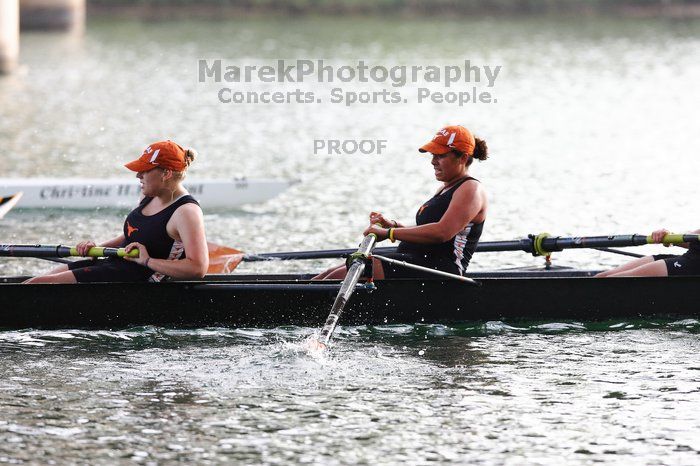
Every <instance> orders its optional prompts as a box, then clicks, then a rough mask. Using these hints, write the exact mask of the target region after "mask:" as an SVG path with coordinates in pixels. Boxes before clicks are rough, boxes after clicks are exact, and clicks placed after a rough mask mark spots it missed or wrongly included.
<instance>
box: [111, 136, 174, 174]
mask: <svg viewBox="0 0 700 466" xmlns="http://www.w3.org/2000/svg"><path fill="white" fill-rule="evenodd" d="M124 166H125V167H126V168H128V169H129V170H132V171H135V172H147V171H149V170H153V169H154V168H156V167H160V168H167V169H170V170H173V171H176V172H181V171H185V169H186V168H187V163H186V162H185V149H183V148H182V147H180V146H179V145H178V144H175V143H174V142H172V141H159V142H154V143H153V144H151V145H150V146H148V147H146V148H145V149H144V151H143V154H141V157H139V158H138V159H136V160H134V161H133V162H129V163H127V164H126V165H124Z"/></svg>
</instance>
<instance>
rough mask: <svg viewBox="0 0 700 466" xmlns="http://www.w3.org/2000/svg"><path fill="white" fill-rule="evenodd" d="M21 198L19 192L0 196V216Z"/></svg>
mask: <svg viewBox="0 0 700 466" xmlns="http://www.w3.org/2000/svg"><path fill="white" fill-rule="evenodd" d="M0 192H1V191H0ZM21 198H22V193H21V192H19V193H16V194H12V195H10V196H5V197H0V218H3V217H4V216H5V214H6V213H8V212H9V211H10V209H11V208H13V207H14V206H15V204H17V202H18V201H19V200H20V199H21Z"/></svg>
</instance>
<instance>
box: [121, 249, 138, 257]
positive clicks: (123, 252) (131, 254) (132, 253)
mask: <svg viewBox="0 0 700 466" xmlns="http://www.w3.org/2000/svg"><path fill="white" fill-rule="evenodd" d="M117 255H118V256H119V257H126V256H128V257H139V250H138V249H132V250H131V251H129V254H127V253H126V250H125V249H124V248H119V250H118V251H117Z"/></svg>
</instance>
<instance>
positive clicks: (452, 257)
mask: <svg viewBox="0 0 700 466" xmlns="http://www.w3.org/2000/svg"><path fill="white" fill-rule="evenodd" d="M468 180H474V181H477V182H478V181H479V180H477V179H476V178H472V177H471V176H468V177H466V178H464V179H462V180H460V181H459V182H458V183H456V184H455V185H454V186H452V187H450V188H449V189H448V190H447V191H445V192H442V193H438V194H436V195H435V196H433V197H432V198H430V199H429V200H428V201H427V202H426V203H425V204H423V205H422V206H421V207H420V209H418V212H417V213H416V225H425V224H427V223H436V222H439V221H440V219H441V218H442V216H443V215H445V212H447V208H448V207H449V205H450V202H451V201H452V195H453V194H454V193H455V191H456V190H457V188H458V187H460V186H461V185H462V183H464V182H465V181H468ZM483 229H484V222H479V223H473V222H471V223H469V224H468V225H467V226H466V227H465V228H464V229H463V230H462V231H460V232H459V233H457V234H456V235H455V236H454V237H452V239H450V240H449V241H445V242H444V243H438V244H419V243H408V242H406V241H402V242H401V243H399V247H398V248H397V252H402V253H408V254H413V255H422V256H424V257H425V258H426V259H428V260H429V261H431V262H433V261H435V262H442V261H447V262H450V263H453V264H455V265H456V266H457V270H458V272H459V273H460V274H464V271H465V270H467V266H468V265H469V261H470V260H471V258H472V256H473V255H474V250H475V249H476V245H477V243H478V242H479V238H480V237H481V232H482V231H483Z"/></svg>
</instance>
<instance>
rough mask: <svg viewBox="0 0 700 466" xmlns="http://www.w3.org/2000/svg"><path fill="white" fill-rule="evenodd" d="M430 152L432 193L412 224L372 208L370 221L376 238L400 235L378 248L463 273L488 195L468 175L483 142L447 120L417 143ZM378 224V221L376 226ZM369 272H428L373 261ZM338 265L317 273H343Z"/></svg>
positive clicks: (379, 275)
mask: <svg viewBox="0 0 700 466" xmlns="http://www.w3.org/2000/svg"><path fill="white" fill-rule="evenodd" d="M418 150H419V151H420V152H423V153H425V152H428V153H430V154H431V155H432V161H431V163H432V165H433V170H434V172H435V178H436V179H437V180H438V181H441V182H442V186H441V187H440V189H439V190H438V191H437V193H436V194H435V195H434V196H433V197H432V198H430V199H429V200H428V201H426V202H425V203H424V204H423V205H422V206H421V207H420V208H419V209H418V212H417V213H416V226H404V225H401V224H400V223H398V222H396V221H395V220H387V219H386V218H385V217H384V216H383V215H382V214H381V213H378V212H372V213H371V214H370V216H369V220H370V225H371V226H370V227H368V228H367V229H366V230H365V232H364V234H365V235H367V234H369V233H374V234H376V235H377V239H378V241H383V240H385V239H390V240H391V241H396V240H398V241H400V243H399V246H398V248H397V251H396V253H391V254H383V255H384V256H387V257H391V258H393V259H398V260H402V261H406V262H409V263H412V264H416V265H421V266H423V267H428V268H431V269H435V270H442V271H444V272H449V273H454V274H457V275H464V273H465V271H466V270H467V266H468V265H469V261H470V260H471V258H472V255H473V254H474V250H475V249H476V245H477V243H478V242H479V237H480V236H481V232H482V230H483V227H484V221H485V220H486V211H487V208H488V201H487V199H486V192H485V191H484V188H483V187H482V185H481V183H479V181H478V180H477V179H475V178H472V177H471V176H470V175H469V167H470V165H471V164H472V162H473V161H474V159H479V160H486V159H487V158H488V148H487V147H486V142H485V141H483V140H481V139H478V138H475V137H474V136H473V135H472V133H471V132H470V131H469V130H468V129H467V128H465V127H463V126H447V127H445V128H442V129H441V130H440V131H438V132H437V134H436V135H435V137H433V139H432V141H430V142H428V143H427V144H425V145H424V146H422V147H421V148H420V149H418ZM377 225H379V226H377ZM372 265H373V277H374V278H375V279H377V280H381V279H383V278H409V277H429V276H432V275H429V274H427V273H425V272H421V271H416V270H413V269H409V268H406V267H401V266H396V265H389V264H384V263H382V262H380V261H379V260H377V259H374V261H373V264H372ZM345 273H346V268H345V266H344V265H341V266H338V267H335V268H332V269H329V270H327V271H325V272H323V273H321V274H320V275H318V276H317V277H315V278H317V279H340V278H343V277H345Z"/></svg>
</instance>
